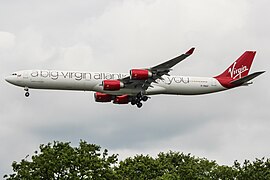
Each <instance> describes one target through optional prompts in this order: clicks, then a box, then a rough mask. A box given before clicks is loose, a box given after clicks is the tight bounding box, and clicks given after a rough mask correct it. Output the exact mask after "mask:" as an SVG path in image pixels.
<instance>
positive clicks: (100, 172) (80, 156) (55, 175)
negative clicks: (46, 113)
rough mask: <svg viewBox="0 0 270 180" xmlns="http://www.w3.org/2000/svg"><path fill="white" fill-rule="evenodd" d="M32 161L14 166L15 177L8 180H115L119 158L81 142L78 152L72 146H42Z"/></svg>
mask: <svg viewBox="0 0 270 180" xmlns="http://www.w3.org/2000/svg"><path fill="white" fill-rule="evenodd" d="M39 148H40V153H38V152H37V151H36V152H35V154H34V155H33V156H32V158H31V161H28V160H27V159H23V160H22V161H21V162H20V163H17V162H13V163H12V167H13V171H14V172H15V173H13V174H10V175H5V176H4V178H6V179H8V180H13V179H14V180H15V179H27V180H28V179H46V180H47V179H115V178H116V174H115V173H114V171H113V169H112V167H111V166H112V165H113V164H115V163H116V162H117V161H118V159H117V155H115V154H113V155H111V156H108V151H107V150H106V149H105V150H104V152H103V153H102V154H101V153H100V146H97V145H95V144H87V143H86V142H85V141H80V144H79V147H78V148H74V147H71V146H70V143H63V142H58V141H55V142H54V143H53V144H51V143H49V144H47V145H40V147H39Z"/></svg>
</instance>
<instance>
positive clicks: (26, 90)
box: [24, 87, 30, 97]
mask: <svg viewBox="0 0 270 180" xmlns="http://www.w3.org/2000/svg"><path fill="white" fill-rule="evenodd" d="M24 91H25V94H24V95H25V97H29V96H30V93H29V89H28V87H25V88H24Z"/></svg>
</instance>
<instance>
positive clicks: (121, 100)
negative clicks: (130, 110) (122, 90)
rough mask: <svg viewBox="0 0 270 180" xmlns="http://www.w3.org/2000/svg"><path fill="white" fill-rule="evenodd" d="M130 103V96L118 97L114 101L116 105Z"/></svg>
mask: <svg viewBox="0 0 270 180" xmlns="http://www.w3.org/2000/svg"><path fill="white" fill-rule="evenodd" d="M129 102H130V98H129V96H128V95H122V96H116V97H115V99H114V100H113V103H114V104H128V103H129Z"/></svg>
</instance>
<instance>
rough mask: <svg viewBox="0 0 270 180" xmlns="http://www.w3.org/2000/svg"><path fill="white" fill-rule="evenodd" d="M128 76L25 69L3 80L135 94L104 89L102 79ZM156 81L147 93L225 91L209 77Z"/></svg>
mask: <svg viewBox="0 0 270 180" xmlns="http://www.w3.org/2000/svg"><path fill="white" fill-rule="evenodd" d="M127 76H129V74H124V73H103V72H80V71H57V70H26V71H18V72H16V73H14V74H13V75H12V76H9V77H7V78H6V80H7V81H8V82H10V83H12V84H14V85H17V86H21V87H26V88H33V89H55V90H78V91H96V92H103V93H108V94H112V95H123V94H127V95H136V94H137V93H138V92H140V91H141V90H142V89H140V88H131V89H129V88H123V89H120V90H118V91H104V90H103V86H102V81H103V80H107V79H122V78H124V77H127ZM162 78H163V80H160V79H158V80H157V83H152V84H151V86H150V87H149V88H148V89H147V90H146V92H145V93H146V95H155V94H176V95H197V94H206V93H213V92H218V91H222V90H226V88H224V87H223V86H222V85H221V84H220V83H219V81H218V80H216V79H215V78H211V77H188V76H167V75H164V76H162Z"/></svg>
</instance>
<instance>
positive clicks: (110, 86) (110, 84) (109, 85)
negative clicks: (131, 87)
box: [102, 80, 124, 91]
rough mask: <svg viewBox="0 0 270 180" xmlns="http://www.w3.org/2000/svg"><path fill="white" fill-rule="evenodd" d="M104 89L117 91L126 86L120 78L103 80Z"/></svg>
mask: <svg viewBox="0 0 270 180" xmlns="http://www.w3.org/2000/svg"><path fill="white" fill-rule="evenodd" d="M102 86H103V90H108V91H117V90H119V89H121V88H123V87H124V83H122V82H121V81H119V80H104V81H102Z"/></svg>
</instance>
